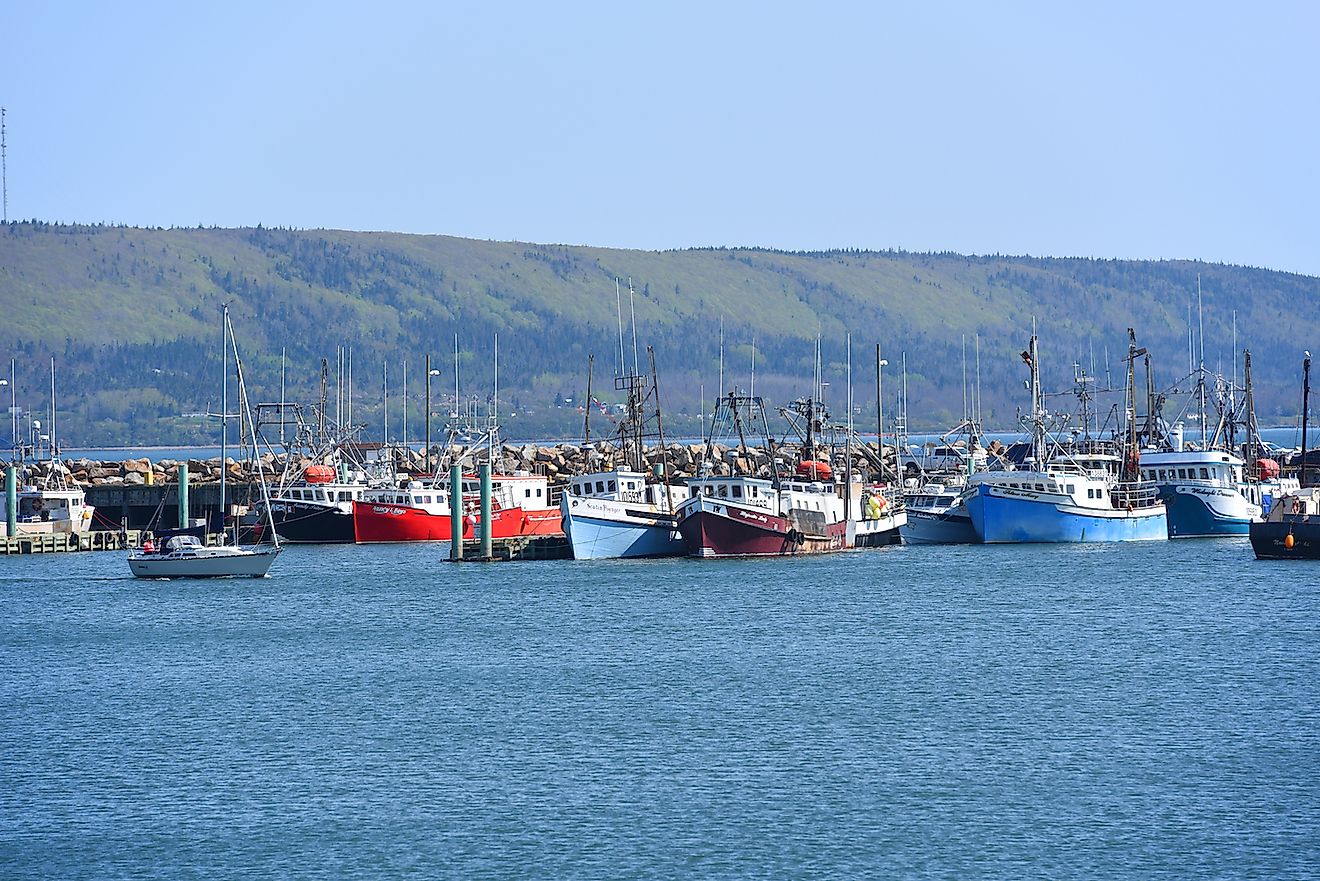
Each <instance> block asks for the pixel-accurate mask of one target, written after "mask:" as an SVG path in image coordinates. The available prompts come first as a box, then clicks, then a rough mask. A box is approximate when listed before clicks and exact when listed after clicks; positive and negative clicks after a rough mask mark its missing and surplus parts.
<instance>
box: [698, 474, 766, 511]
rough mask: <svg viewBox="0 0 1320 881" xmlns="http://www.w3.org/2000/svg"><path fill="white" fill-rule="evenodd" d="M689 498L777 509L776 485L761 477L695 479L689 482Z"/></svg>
mask: <svg viewBox="0 0 1320 881" xmlns="http://www.w3.org/2000/svg"><path fill="white" fill-rule="evenodd" d="M687 487H688V493H687V494H688V498H695V497H696V496H698V495H704V496H708V497H710V498H717V499H728V500H729V501H731V502H737V503H738V504H741V505H747V506H749V507H752V508H765V509H766V510H772V509H777V507H778V505H777V503H778V493H777V492H776V490H775V488H774V484H773V483H772V482H771V481H769V480H765V479H764V478H760V477H745V476H735V477H694V478H692V479H691V480H689V481H688V484H687Z"/></svg>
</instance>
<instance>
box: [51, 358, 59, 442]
mask: <svg viewBox="0 0 1320 881" xmlns="http://www.w3.org/2000/svg"><path fill="white" fill-rule="evenodd" d="M58 454H59V446H57V445H56V443H55V356H54V355H51V356H50V460H51V461H52V462H54V461H55V457H56V456H57V455H58Z"/></svg>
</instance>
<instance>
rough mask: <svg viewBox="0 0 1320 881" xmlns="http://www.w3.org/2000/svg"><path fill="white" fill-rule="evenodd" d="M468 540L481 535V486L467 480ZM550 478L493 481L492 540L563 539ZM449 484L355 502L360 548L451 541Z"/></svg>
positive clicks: (378, 493) (414, 486)
mask: <svg viewBox="0 0 1320 881" xmlns="http://www.w3.org/2000/svg"><path fill="white" fill-rule="evenodd" d="M460 491H461V492H462V494H463V538H464V539H472V538H475V537H476V536H477V534H478V532H479V529H480V522H481V513H480V498H481V495H480V484H479V483H478V481H477V480H476V478H474V477H465V478H464V479H463V485H462V487H461V488H460ZM549 501H550V488H549V484H548V481H547V480H546V478H545V477H542V476H539V475H533V474H500V475H494V476H493V477H492V478H491V517H490V520H491V536H492V537H494V538H514V537H516V536H520V535H562V534H563V532H564V530H563V523H562V515H561V514H560V512H559V508H558V507H557V506H556V507H551V506H550V504H549ZM450 526H451V521H450V508H449V486H448V481H447V480H446V481H436V482H434V483H430V484H423V483H420V482H418V481H412V482H410V483H409V484H408V485H407V486H405V487H403V488H399V489H393V488H383V489H376V490H371V491H369V492H367V493H365V494H364V495H363V497H362V498H361V499H359V500H356V501H354V502H353V533H354V537H355V539H356V540H357V541H358V542H402V541H449V540H450V538H451V537H452V532H451V529H450Z"/></svg>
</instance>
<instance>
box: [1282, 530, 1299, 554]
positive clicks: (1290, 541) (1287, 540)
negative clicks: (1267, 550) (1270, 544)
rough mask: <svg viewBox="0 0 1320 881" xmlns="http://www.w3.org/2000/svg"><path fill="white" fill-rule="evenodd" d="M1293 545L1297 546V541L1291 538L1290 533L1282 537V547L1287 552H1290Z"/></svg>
mask: <svg viewBox="0 0 1320 881" xmlns="http://www.w3.org/2000/svg"><path fill="white" fill-rule="evenodd" d="M1295 544H1297V540H1296V539H1294V538H1293V534H1292V533H1291V532H1290V533H1288V534H1287V535H1285V536H1284V537H1283V546H1284V547H1285V548H1287V549H1288V550H1290V551H1291V550H1292V547H1293V545H1295Z"/></svg>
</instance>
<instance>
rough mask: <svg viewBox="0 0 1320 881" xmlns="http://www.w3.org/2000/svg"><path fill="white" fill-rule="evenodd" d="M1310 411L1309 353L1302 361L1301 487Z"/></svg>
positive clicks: (1304, 483)
mask: <svg viewBox="0 0 1320 881" xmlns="http://www.w3.org/2000/svg"><path fill="white" fill-rule="evenodd" d="M1310 409H1311V353H1310V352H1306V353H1305V357H1303V359H1302V470H1301V475H1300V476H1299V478H1298V481H1297V482H1298V483H1299V484H1300V485H1301V486H1306V425H1307V418H1308V416H1309V413H1308V411H1309V410H1310Z"/></svg>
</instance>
